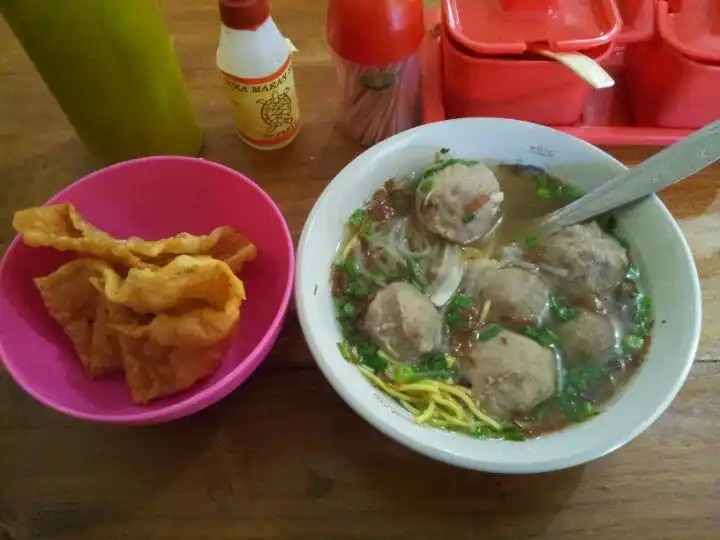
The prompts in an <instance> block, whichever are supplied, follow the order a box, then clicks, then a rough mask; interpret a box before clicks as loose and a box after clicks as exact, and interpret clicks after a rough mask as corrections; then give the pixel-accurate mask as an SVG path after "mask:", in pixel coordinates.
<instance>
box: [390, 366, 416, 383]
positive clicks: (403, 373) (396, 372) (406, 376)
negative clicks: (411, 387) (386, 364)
mask: <svg viewBox="0 0 720 540" xmlns="http://www.w3.org/2000/svg"><path fill="white" fill-rule="evenodd" d="M392 378H393V379H395V380H396V381H397V382H399V383H408V382H410V381H412V380H413V379H414V378H415V371H414V370H413V368H412V367H410V366H409V365H407V364H399V365H397V366H395V367H393V369H392Z"/></svg>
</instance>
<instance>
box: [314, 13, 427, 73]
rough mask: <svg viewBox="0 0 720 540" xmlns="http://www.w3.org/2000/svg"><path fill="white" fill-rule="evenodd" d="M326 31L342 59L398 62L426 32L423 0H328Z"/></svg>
mask: <svg viewBox="0 0 720 540" xmlns="http://www.w3.org/2000/svg"><path fill="white" fill-rule="evenodd" d="M326 31H327V40H328V43H329V44H330V47H331V48H332V50H333V51H335V53H336V54H338V55H339V56H341V57H342V58H344V59H345V60H349V61H351V62H355V63H357V64H367V65H382V64H390V63H394V62H400V61H403V60H405V59H406V58H407V57H409V56H410V55H411V54H413V53H414V52H415V51H416V50H417V49H418V47H420V44H421V43H422V40H423V37H424V35H425V22H424V19H423V4H422V0H330V1H329V3H328V11H327V24H326Z"/></svg>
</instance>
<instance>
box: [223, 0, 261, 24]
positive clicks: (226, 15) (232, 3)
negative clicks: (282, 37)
mask: <svg viewBox="0 0 720 540" xmlns="http://www.w3.org/2000/svg"><path fill="white" fill-rule="evenodd" d="M219 7H220V20H221V21H222V23H223V24H224V25H225V26H227V27H228V28H232V29H233V30H255V29H257V28H258V27H259V26H260V25H261V24H262V23H264V22H265V21H266V20H267V18H268V17H269V16H270V6H269V5H268V0H219Z"/></svg>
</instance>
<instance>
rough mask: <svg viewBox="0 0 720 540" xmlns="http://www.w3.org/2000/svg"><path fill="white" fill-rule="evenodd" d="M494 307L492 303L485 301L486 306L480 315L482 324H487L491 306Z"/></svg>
mask: <svg viewBox="0 0 720 540" xmlns="http://www.w3.org/2000/svg"><path fill="white" fill-rule="evenodd" d="M491 305H492V301H490V300H485V304H484V305H483V308H482V312H481V313H480V324H485V321H486V320H487V316H488V313H490V306H491Z"/></svg>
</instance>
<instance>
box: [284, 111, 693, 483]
mask: <svg viewBox="0 0 720 540" xmlns="http://www.w3.org/2000/svg"><path fill="white" fill-rule="evenodd" d="M623 170H625V166H624V165H623V164H621V163H620V162H618V161H617V160H615V159H614V158H613V157H611V156H610V155H608V154H606V153H605V152H603V151H602V150H600V149H598V148H596V147H594V146H591V145H589V144H587V143H585V142H583V141H581V140H579V139H576V138H574V137H572V136H570V135H567V134H564V133H561V132H558V131H555V130H553V129H551V128H548V127H544V126H539V125H535V124H529V123H526V122H520V121H515V120H506V119H494V118H469V119H459V120H448V121H444V122H438V123H433V124H428V125H424V126H421V127H418V128H415V129H412V130H409V131H407V132H404V133H401V134H399V135H396V136H394V137H392V138H390V139H387V140H385V141H383V142H381V143H380V144H378V145H376V146H374V147H372V148H370V149H368V150H367V151H365V152H364V153H363V154H361V155H360V156H358V157H357V158H356V159H355V160H353V161H352V162H351V163H350V164H348V165H347V166H346V167H345V168H344V169H343V170H342V171H341V172H340V173H339V174H338V175H337V176H336V177H335V178H334V179H333V180H332V182H331V183H330V184H329V185H328V186H327V188H326V189H325V191H324V192H323V194H322V195H321V197H320V198H319V199H318V200H317V202H316V204H315V206H314V208H313V210H312V212H311V214H310V217H309V218H308V220H307V222H306V224H305V227H304V229H303V233H302V236H301V239H300V245H299V249H298V266H297V279H296V283H295V296H296V303H297V310H298V314H299V318H300V322H301V325H302V329H303V332H304V334H305V337H306V339H307V342H308V345H309V347H310V349H311V351H312V354H313V356H314V357H315V359H316V361H317V363H318V366H319V367H320V369H321V370H322V372H323V373H324V375H325V376H326V378H327V379H328V381H329V382H330V384H331V385H332V386H333V387H334V388H335V390H336V391H337V392H338V393H339V394H340V396H341V397H342V398H343V399H344V400H345V401H346V402H347V403H348V404H349V405H350V406H351V407H352V408H353V409H354V410H355V411H356V412H357V413H358V414H359V415H360V416H362V417H363V418H364V419H365V420H367V421H368V422H369V423H370V424H372V425H373V426H375V427H376V428H377V429H379V430H380V431H382V432H383V433H385V434H386V435H388V436H390V437H392V438H393V439H395V440H397V441H399V442H400V443H402V444H404V445H406V446H408V447H409V448H411V449H413V450H416V451H418V452H420V453H422V454H425V455H426V456H428V457H431V458H433V459H437V460H440V461H444V462H447V463H450V464H453V465H456V466H460V467H465V468H468V469H475V470H481V471H488V472H502V473H536V472H543V471H551V470H557V469H563V468H568V467H572V466H576V465H580V464H583V463H586V462H589V461H592V460H595V459H598V458H600V457H602V456H604V455H606V454H608V453H610V452H612V451H614V450H616V449H618V448H620V447H621V446H623V445H625V444H626V443H628V442H629V441H631V440H632V439H633V438H635V437H637V436H638V435H640V434H641V433H642V432H643V431H644V430H645V429H647V428H648V427H649V426H650V425H651V424H652V423H653V422H654V421H655V420H657V418H658V417H659V416H660V415H661V414H662V413H663V411H665V409H666V408H667V407H668V406H669V405H670V403H671V402H672V400H673V399H674V397H675V396H676V394H677V393H678V391H679V390H680V388H681V386H682V384H683V383H684V381H685V379H686V377H687V374H688V372H689V369H690V367H691V365H692V362H693V359H694V356H695V353H696V350H697V345H698V338H699V332H700V313H701V311H700V288H699V283H698V277H697V271H696V269H695V266H694V263H693V259H692V255H691V253H690V250H689V249H688V246H687V244H686V242H685V240H684V238H683V236H682V233H681V232H680V229H679V228H678V225H677V223H676V222H675V220H674V219H673V217H672V216H671V214H670V213H669V212H668V210H667V209H666V208H665V206H664V205H663V204H662V202H661V201H660V200H659V199H658V198H657V197H655V196H652V197H649V198H646V199H644V200H641V201H639V202H637V203H634V204H632V205H630V206H627V207H625V208H622V209H620V210H618V211H615V212H613V213H611V214H608V215H604V216H600V217H599V218H597V219H594V220H591V221H588V222H586V223H580V224H577V225H573V226H570V227H563V228H559V229H554V230H549V231H548V230H545V229H542V230H540V229H539V228H538V226H537V224H538V222H539V220H540V219H541V218H542V217H543V216H544V215H546V214H548V213H550V212H552V211H553V210H556V209H557V208H560V207H562V206H563V205H566V204H568V203H570V202H571V201H573V200H575V199H576V198H578V197H580V196H582V195H583V194H584V193H586V192H588V191H590V190H592V189H594V188H596V187H598V186H600V185H601V184H603V183H604V182H606V181H608V180H610V179H612V178H613V177H614V176H615V175H617V174H619V173H621V172H622V171H623Z"/></svg>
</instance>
